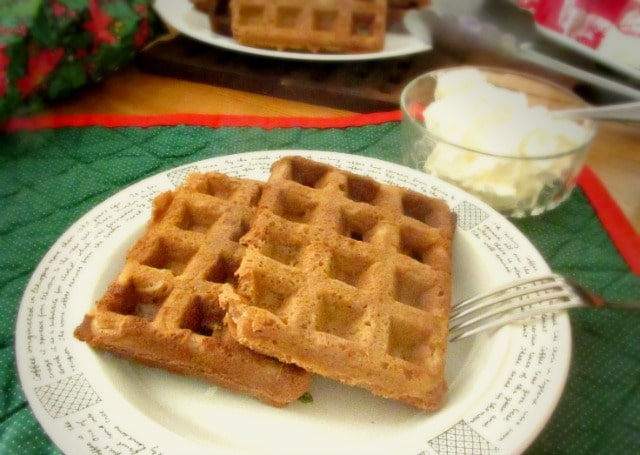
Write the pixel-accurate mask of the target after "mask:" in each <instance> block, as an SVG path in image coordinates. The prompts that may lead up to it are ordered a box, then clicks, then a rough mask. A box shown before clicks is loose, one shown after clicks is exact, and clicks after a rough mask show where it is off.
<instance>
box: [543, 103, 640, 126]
mask: <svg viewBox="0 0 640 455" xmlns="http://www.w3.org/2000/svg"><path fill="white" fill-rule="evenodd" d="M553 114H554V115H555V116H556V117H562V118H570V119H591V120H617V121H626V122H638V121H640V101H631V102H629V103H620V104H611V105H608V106H590V107H580V108H576V109H563V110H558V111H553Z"/></svg>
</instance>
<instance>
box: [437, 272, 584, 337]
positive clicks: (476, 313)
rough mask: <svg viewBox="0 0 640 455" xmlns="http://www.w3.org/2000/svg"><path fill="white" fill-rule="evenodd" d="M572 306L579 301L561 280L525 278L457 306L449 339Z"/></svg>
mask: <svg viewBox="0 0 640 455" xmlns="http://www.w3.org/2000/svg"><path fill="white" fill-rule="evenodd" d="M575 306H582V304H581V301H580V298H579V297H578V296H577V294H576V293H575V292H573V290H572V288H571V287H570V286H569V285H568V284H567V283H566V282H565V281H564V278H563V277H561V276H559V275H555V274H551V275H545V276H537V277H532V278H525V279H523V280H519V281H516V282H512V283H510V284H508V285H505V286H502V287H501V288H499V289H496V290H493V291H491V292H487V293H484V294H482V295H479V296H476V297H473V298H471V299H468V300H466V301H464V302H461V303H460V304H458V305H456V306H455V307H454V308H453V310H452V312H451V322H450V326H449V340H450V341H454V340H458V339H461V338H464V337H467V336H470V335H474V334H476V333H478V332H481V331H484V330H488V329H492V328H495V327H498V326H502V325H506V324H509V323H511V322H515V321H519V320H525V319H529V318H531V317H533V316H538V315H540V314H544V313H549V312H552V311H559V310H563V309H567V308H572V307H575Z"/></svg>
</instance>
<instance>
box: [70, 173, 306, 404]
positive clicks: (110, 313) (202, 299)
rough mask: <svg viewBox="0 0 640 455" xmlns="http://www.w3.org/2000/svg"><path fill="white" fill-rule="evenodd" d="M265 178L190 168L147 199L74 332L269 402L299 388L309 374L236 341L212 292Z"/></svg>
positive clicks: (233, 261) (228, 282)
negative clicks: (148, 209) (147, 216)
mask: <svg viewBox="0 0 640 455" xmlns="http://www.w3.org/2000/svg"><path fill="white" fill-rule="evenodd" d="M261 190H262V184H261V183H259V182H254V181H250V180H241V179H234V178H230V177H227V176H225V175H222V174H217V173H207V174H192V175H191V176H189V178H188V179H187V181H186V182H185V184H184V185H183V186H182V187H180V188H178V189H177V190H176V191H174V192H166V193H163V194H161V195H160V196H158V197H157V198H156V199H155V200H154V202H153V214H152V219H151V220H150V221H149V223H148V225H147V228H146V231H145V232H144V234H143V235H142V237H141V238H140V239H139V240H138V241H137V243H136V244H135V245H134V246H133V248H132V249H131V250H130V251H129V252H128V253H127V257H126V263H125V266H124V268H123V270H122V271H121V272H120V274H119V275H118V276H117V278H116V279H115V281H114V282H113V283H112V284H111V285H110V287H109V288H108V290H107V292H106V293H105V295H104V296H103V297H102V298H101V299H100V300H99V301H98V302H97V304H96V305H95V307H94V308H93V309H92V310H90V312H89V313H88V314H87V315H86V316H85V318H84V321H83V322H82V323H81V324H80V326H78V327H77V328H76V330H75V336H76V337H77V338H78V339H80V340H82V341H86V342H87V343H88V344H89V345H91V346H93V347H95V348H99V349H103V350H106V351H110V352H112V353H114V354H117V355H118V356H120V357H124V358H127V359H131V360H135V361H138V362H141V363H143V364H147V365H149V366H153V367H159V368H163V369H166V370H169V371H173V372H176V373H180V374H184V375H188V376H194V377H199V378H202V379H205V380H207V381H210V382H212V383H214V384H217V385H220V386H223V387H225V388H228V389H231V390H234V391H237V392H241V393H244V394H248V395H250V396H253V397H256V398H258V399H260V400H262V401H264V402H266V403H268V404H271V405H274V406H284V405H286V404H288V403H290V402H292V401H295V400H297V399H298V398H299V397H300V396H301V395H303V394H304V393H305V392H306V391H307V389H308V385H309V379H310V375H309V374H308V373H307V372H306V371H304V370H302V369H301V368H298V367H296V366H294V365H285V364H283V363H280V362H278V361H276V360H275V359H273V358H270V357H267V356H264V355H261V354H258V353H256V352H254V351H252V350H250V349H248V348H246V347H243V346H241V345H240V344H239V343H237V342H236V341H235V340H234V339H233V338H232V337H231V336H230V334H229V330H228V329H227V326H226V325H225V324H224V323H223V319H224V316H225V312H224V311H223V310H222V309H221V308H220V306H219V304H218V295H219V293H220V291H221V289H223V288H224V287H225V286H232V283H233V281H234V278H233V274H234V272H235V270H236V268H237V266H238V264H239V261H240V258H241V257H242V254H243V247H241V246H240V245H239V243H238V239H239V238H240V237H241V235H242V234H243V233H244V232H245V231H246V230H247V229H248V226H249V222H250V221H251V218H252V215H253V212H254V210H255V205H256V203H257V202H258V200H259V198H260V194H261Z"/></svg>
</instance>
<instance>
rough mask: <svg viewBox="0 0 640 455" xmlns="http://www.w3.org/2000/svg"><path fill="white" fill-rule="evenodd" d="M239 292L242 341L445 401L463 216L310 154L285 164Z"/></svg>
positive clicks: (259, 216) (405, 397)
mask: <svg viewBox="0 0 640 455" xmlns="http://www.w3.org/2000/svg"><path fill="white" fill-rule="evenodd" d="M271 171H272V172H271V177H270V179H269V181H268V183H267V185H266V186H265V188H264V190H263V193H262V198H261V200H260V203H259V207H258V210H257V212H256V214H255V217H254V219H253V221H252V225H251V228H250V230H249V231H248V232H247V233H246V234H245V235H244V236H243V238H242V239H241V243H242V244H243V245H245V246H246V250H245V254H244V256H243V258H242V262H241V264H240V267H239V269H238V271H237V277H238V281H237V287H236V289H232V288H229V287H228V288H225V289H224V290H223V291H222V294H221V296H220V303H221V305H222V306H223V307H225V308H226V309H227V312H228V314H227V323H228V324H229V327H230V331H231V334H232V336H233V337H235V338H236V339H237V340H238V341H239V342H240V343H242V344H243V345H246V346H248V347H250V348H251V349H254V350H256V351H258V352H262V353H264V354H266V355H270V356H274V357H277V358H278V359H280V360H281V361H283V362H287V363H295V364H297V365H299V366H301V367H303V368H305V369H307V370H308V371H310V372H313V373H317V374H320V375H323V376H327V377H330V378H333V379H336V380H339V381H341V382H344V383H346V384H350V385H356V386H359V387H363V388H365V389H368V390H369V391H371V392H372V393H374V394H376V395H379V396H382V397H385V398H391V399H395V400H398V401H401V402H404V403H407V404H410V405H413V406H416V407H418V408H421V409H426V410H434V409H438V408H439V407H440V406H441V405H442V403H443V400H444V396H445V392H446V384H445V379H444V366H445V357H446V349H447V338H448V323H449V308H450V302H451V269H452V265H451V261H452V259H451V248H452V237H453V229H454V225H455V217H454V215H453V214H452V212H451V211H450V210H449V208H448V207H447V205H446V204H445V203H444V202H443V201H441V200H437V199H432V198H429V197H426V196H424V195H422V194H419V193H415V192H413V191H410V190H407V189H403V188H400V187H397V186H392V185H384V184H381V183H378V182H376V181H375V180H373V179H371V178H368V177H364V176H359V175H356V174H352V173H350V172H347V171H344V170H340V169H337V168H334V167H331V166H328V165H325V164H320V163H316V162H313V161H309V160H307V159H303V158H300V157H288V158H284V159H282V160H280V161H278V162H276V163H275V164H274V165H273V167H272V170H271Z"/></svg>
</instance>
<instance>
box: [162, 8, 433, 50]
mask: <svg viewBox="0 0 640 455" xmlns="http://www.w3.org/2000/svg"><path fill="white" fill-rule="evenodd" d="M153 7H154V8H155V10H156V12H157V13H158V14H159V15H160V17H161V18H162V20H164V21H165V22H166V23H167V24H168V25H169V26H171V27H173V28H174V29H175V30H177V31H178V32H180V33H182V34H184V35H186V36H188V37H190V38H193V39H195V40H198V41H200V42H203V43H207V44H211V45H212V46H216V47H219V48H222V49H227V50H230V51H234V52H241V53H244V54H252V55H256V56H261V57H275V58H281V59H287V60H311V61H318V62H319V61H324V62H353V61H356V60H378V59H385V58H392V57H404V56H408V55H413V54H417V53H420V52H426V51H429V50H431V46H429V45H427V44H425V43H424V42H423V41H421V40H420V39H418V38H416V37H414V36H413V35H411V33H409V31H407V30H406V29H405V28H404V25H403V24H402V21H398V22H397V23H393V24H390V25H389V29H388V30H387V34H386V37H385V44H384V47H383V48H382V49H381V50H380V51H378V52H366V53H352V54H335V53H311V52H290V51H278V50H275V49H261V48H258V47H251V46H244V45H242V44H240V43H238V42H237V41H236V40H234V39H233V37H231V36H227V35H224V34H221V33H216V32H215V31H213V30H212V29H211V23H210V21H209V18H208V17H207V15H206V14H204V13H202V12H200V11H198V10H196V9H195V8H194V7H193V4H192V3H191V2H190V1H189V0H155V1H154V3H153Z"/></svg>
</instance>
